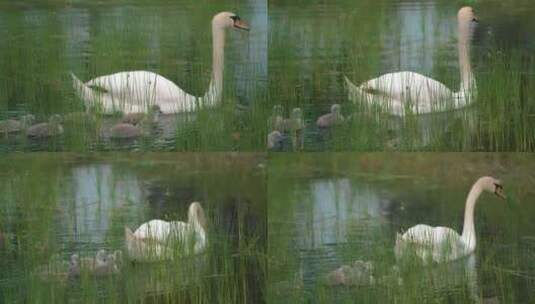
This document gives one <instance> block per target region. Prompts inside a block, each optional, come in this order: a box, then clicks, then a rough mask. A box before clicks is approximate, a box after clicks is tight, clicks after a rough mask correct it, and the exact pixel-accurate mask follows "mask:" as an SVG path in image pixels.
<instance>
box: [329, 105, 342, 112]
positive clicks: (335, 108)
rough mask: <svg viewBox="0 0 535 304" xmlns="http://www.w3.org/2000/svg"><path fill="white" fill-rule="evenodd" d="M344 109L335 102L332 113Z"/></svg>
mask: <svg viewBox="0 0 535 304" xmlns="http://www.w3.org/2000/svg"><path fill="white" fill-rule="evenodd" d="M341 110H342V107H340V105H339V104H337V103H335V104H333V105H332V106H331V113H333V114H340V111H341Z"/></svg>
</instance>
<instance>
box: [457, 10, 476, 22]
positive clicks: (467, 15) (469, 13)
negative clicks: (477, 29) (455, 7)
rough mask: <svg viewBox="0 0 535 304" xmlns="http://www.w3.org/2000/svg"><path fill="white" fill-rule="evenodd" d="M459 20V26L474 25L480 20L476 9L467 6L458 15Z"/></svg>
mask: <svg viewBox="0 0 535 304" xmlns="http://www.w3.org/2000/svg"><path fill="white" fill-rule="evenodd" d="M457 20H458V21H459V24H466V25H468V24H472V23H477V22H478V21H479V20H478V18H477V16H476V13H475V12H474V9H473V8H472V7H470V6H465V7H463V8H461V9H460V10H459V12H458V13H457Z"/></svg>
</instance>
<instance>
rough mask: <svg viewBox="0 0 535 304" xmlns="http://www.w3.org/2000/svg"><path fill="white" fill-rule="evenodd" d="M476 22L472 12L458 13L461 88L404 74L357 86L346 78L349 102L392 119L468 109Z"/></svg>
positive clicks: (471, 95)
mask: <svg viewBox="0 0 535 304" xmlns="http://www.w3.org/2000/svg"><path fill="white" fill-rule="evenodd" d="M473 20H476V19H475V16H474V13H473V10H472V8H470V7H465V8H462V9H461V10H460V11H459V14H458V23H459V41H458V50H459V67H460V71H461V84H460V88H459V91H458V92H453V91H452V90H450V89H449V88H448V87H447V86H446V85H444V84H443V83H441V82H439V81H437V80H435V79H432V78H429V77H426V76H424V75H421V74H418V73H415V72H410V71H404V72H397V73H388V74H384V75H382V76H380V77H377V78H374V79H371V80H368V81H366V82H364V83H362V84H360V85H359V86H356V85H354V84H353V83H352V82H351V81H350V80H349V79H348V78H347V77H345V82H346V86H347V89H348V92H349V99H350V100H352V101H354V102H356V101H363V102H364V103H365V104H368V105H379V106H380V107H381V108H382V109H383V110H384V111H385V112H387V113H390V114H391V115H395V116H405V115H406V114H408V113H412V114H426V113H435V112H441V111H448V110H454V109H459V108H462V107H465V106H466V105H468V104H469V103H470V102H471V101H472V100H473V99H474V98H475V94H476V82H475V79H474V77H473V75H472V69H471V66H470V37H471V28H470V26H471V22H472V21H473Z"/></svg>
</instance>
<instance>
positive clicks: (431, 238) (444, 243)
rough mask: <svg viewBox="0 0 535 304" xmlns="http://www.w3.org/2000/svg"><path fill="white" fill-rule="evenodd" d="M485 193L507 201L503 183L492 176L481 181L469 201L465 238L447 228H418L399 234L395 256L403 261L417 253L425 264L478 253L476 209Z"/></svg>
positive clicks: (476, 183)
mask: <svg viewBox="0 0 535 304" xmlns="http://www.w3.org/2000/svg"><path fill="white" fill-rule="evenodd" d="M483 191H487V192H491V193H494V194H495V195H496V196H498V197H500V198H502V199H505V195H504V194H503V186H502V183H501V182H500V181H499V180H497V179H495V178H493V177H490V176H484V177H481V178H479V179H478V180H477V181H476V182H475V183H474V185H473V186H472V189H471V190H470V192H469V193H468V197H467V198H466V206H465V211H464V225H463V232H462V235H459V234H458V233H457V232H455V231H454V230H453V229H451V228H448V227H431V226H428V225H423V224H419V225H416V226H414V227H412V228H410V229H409V230H407V231H406V232H405V233H404V234H403V235H401V234H399V233H398V234H397V237H396V246H395V249H394V250H395V254H396V257H397V258H401V257H403V256H405V255H406V254H408V253H414V254H416V256H417V257H418V258H420V259H421V260H422V261H423V262H424V263H427V262H429V261H433V262H435V263H439V262H447V261H453V260H456V259H459V258H462V257H464V256H467V255H469V254H471V253H472V252H474V250H475V249H476V230H475V227H474V208H475V206H476V202H477V199H478V198H479V196H480V195H481V193H482V192H483Z"/></svg>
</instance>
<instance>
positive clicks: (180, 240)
mask: <svg viewBox="0 0 535 304" xmlns="http://www.w3.org/2000/svg"><path fill="white" fill-rule="evenodd" d="M125 241H126V249H127V253H128V256H129V257H130V258H131V259H133V260H139V261H151V260H162V259H173V258H174V257H175V256H177V255H178V254H177V253H176V252H174V251H175V250H174V249H176V248H177V246H175V245H184V246H183V252H180V253H181V254H185V255H190V254H199V253H202V252H203V251H204V249H205V247H206V243H207V240H206V217H205V215H204V211H203V209H202V207H201V204H200V203H198V202H193V203H191V205H190V206H189V208H188V222H187V223H184V222H180V221H175V222H166V221H163V220H158V219H155V220H151V221H148V222H146V223H143V224H142V225H141V226H139V228H138V229H137V230H136V231H135V232H132V231H131V230H130V229H129V228H127V227H125Z"/></svg>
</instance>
